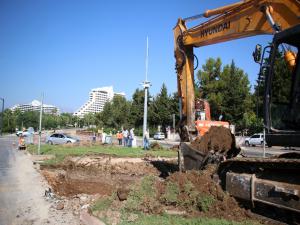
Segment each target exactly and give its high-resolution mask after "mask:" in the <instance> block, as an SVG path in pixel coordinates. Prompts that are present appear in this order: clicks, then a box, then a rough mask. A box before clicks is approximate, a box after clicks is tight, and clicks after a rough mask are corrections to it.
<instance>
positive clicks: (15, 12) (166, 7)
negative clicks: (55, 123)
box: [0, 0, 271, 112]
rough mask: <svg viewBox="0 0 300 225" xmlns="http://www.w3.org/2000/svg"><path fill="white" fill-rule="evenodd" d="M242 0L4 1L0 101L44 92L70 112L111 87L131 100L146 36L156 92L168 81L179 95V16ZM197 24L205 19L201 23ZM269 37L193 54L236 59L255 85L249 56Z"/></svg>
mask: <svg viewBox="0 0 300 225" xmlns="http://www.w3.org/2000/svg"><path fill="white" fill-rule="evenodd" d="M236 1H237V0H223V1H206V0H203V1H199V0H186V1H182V0H163V1H162V0H151V1H139V0H126V1H122V0H98V1H96V0H95V1H92V0H42V1H41V0H26V1H24V0H0V97H3V98H5V101H6V107H10V106H12V105H14V104H17V103H28V102H31V101H32V100H33V99H39V98H40V96H41V93H42V92H44V94H45V103H46V104H53V105H56V106H58V107H59V108H61V109H62V111H67V112H73V111H74V110H76V109H77V108H79V107H80V106H81V105H82V104H83V103H84V102H85V101H86V100H87V99H88V93H89V91H90V89H92V88H96V87H102V86H109V85H113V86H114V90H115V91H116V92H125V93H126V96H127V98H128V99H130V98H131V96H132V94H133V92H134V90H135V89H136V88H140V87H141V86H140V83H141V81H143V80H144V76H145V55H146V37H147V36H149V72H148V78H149V80H150V81H151V82H152V87H151V88H150V92H151V94H154V95H155V94H157V93H158V92H159V90H160V88H161V85H162V83H163V82H164V83H165V84H166V85H167V87H168V91H169V92H170V93H171V92H174V91H176V88H177V87H176V73H175V69H174V68H175V65H174V64H175V59H174V53H173V46H174V43H173V31H172V29H173V27H174V26H175V24H176V22H177V18H178V17H183V18H184V17H188V16H192V15H196V14H199V13H201V12H203V11H205V10H206V9H213V8H215V7H219V6H222V5H226V4H229V3H233V2H236ZM199 22H200V21H199ZM270 40H271V36H256V37H252V38H247V39H241V40H235V41H230V42H226V43H222V44H217V45H212V46H206V47H202V48H198V49H196V50H195V53H196V55H197V57H198V58H199V63H200V65H202V64H204V63H205V60H206V59H207V58H209V57H221V59H222V62H223V65H224V64H229V63H230V62H231V60H232V59H233V60H234V61H235V62H236V65H237V66H238V67H240V68H242V69H244V71H245V72H246V73H247V74H248V75H249V80H250V82H251V84H252V85H253V84H254V82H255V79H256V77H257V72H258V66H257V65H256V64H255V63H254V62H253V59H252V51H253V49H254V47H255V45H256V44H257V43H261V44H263V45H265V44H267V42H268V41H270Z"/></svg>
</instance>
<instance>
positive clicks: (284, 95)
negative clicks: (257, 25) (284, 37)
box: [270, 42, 300, 131]
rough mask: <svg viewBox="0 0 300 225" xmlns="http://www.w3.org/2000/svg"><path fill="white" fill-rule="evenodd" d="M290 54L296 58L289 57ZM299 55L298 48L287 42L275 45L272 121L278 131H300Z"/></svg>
mask: <svg viewBox="0 0 300 225" xmlns="http://www.w3.org/2000/svg"><path fill="white" fill-rule="evenodd" d="M288 54H292V55H293V56H294V57H287V55H288ZM297 54H298V46H295V45H292V44H289V43H285V42H283V43H280V44H278V45H275V46H274V49H273V54H272V63H273V64H272V65H271V67H272V71H273V73H272V75H273V76H272V81H271V92H270V116H271V118H270V119H271V127H272V128H273V129H276V130H283V131H284V130H288V131H295V130H300V87H299V86H300V79H299V77H300V74H299V63H297V64H296V59H297V57H296V56H297ZM292 60H293V62H291V61H292ZM297 61H299V60H297Z"/></svg>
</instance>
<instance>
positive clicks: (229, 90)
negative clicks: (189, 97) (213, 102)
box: [220, 61, 252, 125]
mask: <svg viewBox="0 0 300 225" xmlns="http://www.w3.org/2000/svg"><path fill="white" fill-rule="evenodd" d="M220 81H222V83H221V89H222V94H223V95H224V97H223V102H222V112H223V113H224V116H225V119H226V120H227V121H229V122H231V123H234V124H237V125H241V121H242V119H243V115H244V113H245V112H249V111H251V106H252V105H251V104H252V102H251V96H250V83H249V80H248V76H247V74H245V73H244V71H243V70H241V69H239V68H237V67H236V66H235V63H234V61H232V62H231V65H230V66H229V65H226V66H225V67H224V69H223V72H222V73H221V77H220Z"/></svg>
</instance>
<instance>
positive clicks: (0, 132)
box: [0, 98, 4, 136]
mask: <svg viewBox="0 0 300 225" xmlns="http://www.w3.org/2000/svg"><path fill="white" fill-rule="evenodd" d="M0 99H1V100H2V113H1V131H0V136H2V133H3V117H4V98H0Z"/></svg>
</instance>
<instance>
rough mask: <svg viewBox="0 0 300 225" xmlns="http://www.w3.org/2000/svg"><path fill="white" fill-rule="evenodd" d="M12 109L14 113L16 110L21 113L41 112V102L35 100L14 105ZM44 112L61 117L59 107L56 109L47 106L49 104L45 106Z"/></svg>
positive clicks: (52, 106)
mask: <svg viewBox="0 0 300 225" xmlns="http://www.w3.org/2000/svg"><path fill="white" fill-rule="evenodd" d="M10 109H11V110H12V111H15V110H17V109H19V110H20V111H21V112H26V111H40V109H41V102H40V101H38V100H33V101H32V102H30V103H26V104H17V105H14V106H13V107H11V108H10ZM43 112H44V113H46V114H53V115H59V114H60V110H59V108H58V107H56V106H54V105H47V104H43Z"/></svg>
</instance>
